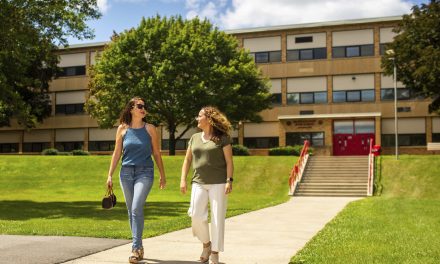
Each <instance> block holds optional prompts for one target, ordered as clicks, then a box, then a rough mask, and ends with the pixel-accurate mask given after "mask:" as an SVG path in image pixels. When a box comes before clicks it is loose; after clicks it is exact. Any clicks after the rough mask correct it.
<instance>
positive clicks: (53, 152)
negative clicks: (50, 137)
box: [41, 148, 58, 156]
mask: <svg viewBox="0 0 440 264" xmlns="http://www.w3.org/2000/svg"><path fill="white" fill-rule="evenodd" d="M41 154H43V155H53V156H55V155H58V149H53V148H49V149H44V150H43V151H42V152H41Z"/></svg>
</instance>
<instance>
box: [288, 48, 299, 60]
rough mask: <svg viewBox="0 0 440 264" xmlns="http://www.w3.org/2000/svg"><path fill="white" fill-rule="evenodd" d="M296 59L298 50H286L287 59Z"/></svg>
mask: <svg viewBox="0 0 440 264" xmlns="http://www.w3.org/2000/svg"><path fill="white" fill-rule="evenodd" d="M297 60H299V50H288V51H287V61H297Z"/></svg>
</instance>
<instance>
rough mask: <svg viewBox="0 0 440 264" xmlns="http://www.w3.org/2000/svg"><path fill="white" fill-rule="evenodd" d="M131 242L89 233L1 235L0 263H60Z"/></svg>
mask: <svg viewBox="0 0 440 264" xmlns="http://www.w3.org/2000/svg"><path fill="white" fill-rule="evenodd" d="M128 242H130V241H128V240H123V239H105V238H90V237H59V236H14V235H0V263H1V264H3V263H5V264H6V263H8V264H12V263H14V264H19V263H26V264H31V263H32V264H47V263H60V262H63V261H66V260H69V259H76V258H78V256H85V255H88V254H92V253H96V252H98V251H102V250H106V249H109V248H114V247H116V246H119V245H124V244H127V243H128Z"/></svg>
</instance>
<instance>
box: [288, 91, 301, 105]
mask: <svg viewBox="0 0 440 264" xmlns="http://www.w3.org/2000/svg"><path fill="white" fill-rule="evenodd" d="M287 104H299V93H288V94H287Z"/></svg>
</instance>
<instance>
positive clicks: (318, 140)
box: [311, 132, 324, 147]
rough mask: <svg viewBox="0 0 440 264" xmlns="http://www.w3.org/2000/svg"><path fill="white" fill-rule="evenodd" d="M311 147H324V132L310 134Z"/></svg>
mask: <svg viewBox="0 0 440 264" xmlns="http://www.w3.org/2000/svg"><path fill="white" fill-rule="evenodd" d="M311 143H312V146H314V147H322V146H324V132H317V133H312V142H311Z"/></svg>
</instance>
